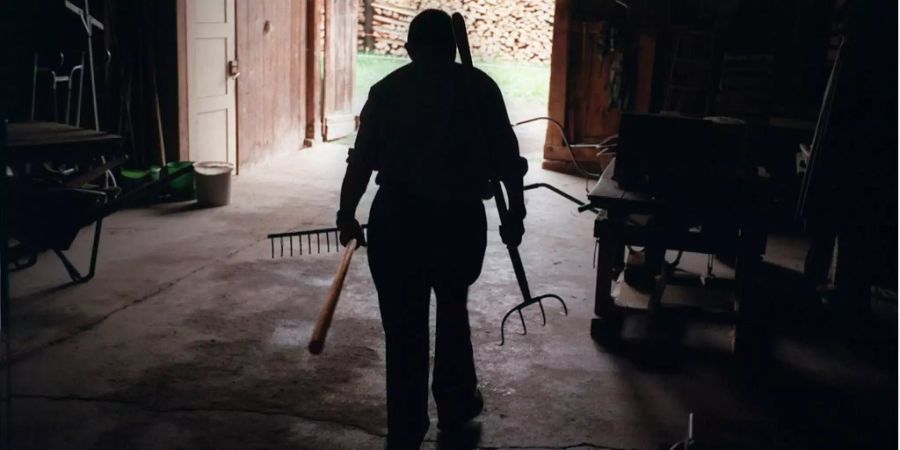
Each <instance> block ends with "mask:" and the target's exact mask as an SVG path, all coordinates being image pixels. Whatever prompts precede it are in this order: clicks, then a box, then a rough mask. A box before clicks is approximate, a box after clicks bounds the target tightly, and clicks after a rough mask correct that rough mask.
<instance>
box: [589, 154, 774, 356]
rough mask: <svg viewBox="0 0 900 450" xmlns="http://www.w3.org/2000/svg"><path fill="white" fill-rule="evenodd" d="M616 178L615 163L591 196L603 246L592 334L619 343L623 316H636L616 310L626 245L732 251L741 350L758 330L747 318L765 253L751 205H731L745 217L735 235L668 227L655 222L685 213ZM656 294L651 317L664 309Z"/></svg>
mask: <svg viewBox="0 0 900 450" xmlns="http://www.w3.org/2000/svg"><path fill="white" fill-rule="evenodd" d="M614 173H615V160H613V161H612V162H611V163H610V164H609V166H608V167H607V168H606V169H605V170H604V171H603V174H602V175H601V177H600V180H599V181H598V182H597V185H596V186H595V187H594V189H593V190H592V191H591V192H590V194H588V199H589V201H590V204H591V205H592V206H593V207H596V208H599V209H601V212H600V214H598V216H597V219H596V221H595V223H594V237H595V238H596V239H597V243H598V259H597V283H596V291H595V299H594V313H595V315H596V316H597V318H596V319H594V321H593V322H592V324H591V332H592V335H594V337H595V338H599V339H611V338H617V336H618V334H619V331H620V327H621V320H622V318H623V315H624V314H626V313H629V312H633V311H634V309H633V308H627V307H624V306H619V305H617V304H616V301H615V300H616V299H615V298H614V295H613V291H614V286H615V284H614V282H617V281H616V280H617V279H618V278H619V274H620V273H621V272H622V270H623V269H624V268H625V248H626V245H637V246H647V247H653V246H655V247H656V248H658V249H661V250H662V251H663V252H664V251H665V250H667V249H668V250H683V251H689V252H698V253H707V254H716V253H719V252H730V253H732V254H734V255H736V265H735V273H736V276H735V280H734V281H735V282H734V292H735V297H736V303H737V302H742V303H743V304H742V305H741V307H740V308H736V311H735V314H734V322H735V331H736V332H735V342H734V348H735V350H736V351H740V347H741V345H742V342H741V340H742V338H744V337H745V336H748V335H749V334H750V333H751V332H752V328H754V327H752V326H750V324H749V322H750V321H752V320H751V318H750V315H749V314H746V313H747V311H749V310H752V308H748V307H747V306H748V304H750V303H753V299H751V298H750V297H751V296H752V295H751V289H750V287H751V286H752V282H753V279H754V274H755V273H756V272H757V267H758V266H759V262H760V261H761V258H762V256H761V255H762V254H763V253H764V252H765V229H764V228H763V227H761V226H760V225H759V224H758V223H756V221H754V220H753V219H752V217H753V213H752V211H751V209H750V208H751V206H750V204H747V205H730V206H731V208H732V209H733V210H738V211H744V212H745V214H740V215H737V216H736V217H734V218H733V219H734V229H733V233H716V234H713V235H710V234H709V233H705V232H698V231H696V230H690V229H688V228H687V227H680V226H677V227H667V226H665V225H660V223H663V224H665V223H672V222H671V221H665V220H663V221H659V222H655V221H654V220H653V219H654V218H658V217H659V216H666V215H668V216H676V217H677V216H678V215H679V214H680V213H681V211H680V210H679V209H677V208H674V207H672V205H671V204H670V203H669V202H666V201H664V200H660V199H658V198H655V197H654V196H652V195H650V194H648V193H647V192H642V191H638V190H629V189H625V188H623V187H622V186H620V185H619V183H618V182H616V181H615V180H613V178H612V176H613V174H614ZM702 207H703V205H702V204H701V205H700V208H699V209H701V210H702ZM694 212H696V210H695V211H694ZM703 212H705V213H707V214H708V215H709V217H716V216H717V215H721V214H724V213H723V212H722V211H720V210H716V209H714V208H713V209H710V210H709V211H701V213H703ZM636 216H640V217H639V218H638V220H635V219H636ZM701 216H702V214H701ZM648 218H649V220H647V219H648ZM692 218H693V217H692ZM701 219H702V217H701ZM729 219H730V218H729ZM654 223H656V225H654ZM675 223H678V221H677V220H676V221H675ZM729 231H732V230H730V229H729ZM663 272H665V271H663ZM662 275H663V279H662V280H661V281H662V283H663V284H664V283H665V282H667V280H666V279H665V276H664V275H665V273H663V274H662ZM654 295H655V293H654ZM654 295H651V302H650V305H649V308H648V309H649V310H650V312H655V311H656V310H658V309H660V308H661V306H662V305H661V304H660V302H659V300H660V298H659V297H661V292H660V293H659V296H657V298H655V299H654ZM644 311H647V310H644Z"/></svg>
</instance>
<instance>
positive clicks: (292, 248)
mask: <svg viewBox="0 0 900 450" xmlns="http://www.w3.org/2000/svg"><path fill="white" fill-rule="evenodd" d="M288 242H289V243H290V244H291V257H293V256H294V237H293V236H288Z"/></svg>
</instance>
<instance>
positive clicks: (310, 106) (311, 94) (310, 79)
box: [304, 0, 323, 147]
mask: <svg viewBox="0 0 900 450" xmlns="http://www.w3.org/2000/svg"><path fill="white" fill-rule="evenodd" d="M322 1H323V0H309V1H308V2H307V4H306V5H307V10H306V141H305V143H304V145H305V146H307V147H308V146H310V145H312V143H313V142H315V141H317V140H319V139H321V137H322V134H321V129H322V127H321V123H320V116H319V108H320V106H321V104H322V99H321V92H322V89H321V84H322V81H321V77H320V76H319V55H320V54H321V53H322V49H321V45H320V42H321V36H320V35H319V28H320V27H321V24H322V10H323V9H322V8H323V3H322Z"/></svg>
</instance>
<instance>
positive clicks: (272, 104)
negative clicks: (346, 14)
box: [235, 0, 306, 166]
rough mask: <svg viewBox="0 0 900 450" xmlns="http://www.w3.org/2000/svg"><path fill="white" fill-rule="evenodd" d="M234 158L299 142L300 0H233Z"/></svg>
mask: <svg viewBox="0 0 900 450" xmlns="http://www.w3.org/2000/svg"><path fill="white" fill-rule="evenodd" d="M235 15H236V22H237V59H238V64H239V67H240V72H241V75H240V76H239V77H238V80H237V107H238V161H239V164H241V165H242V166H245V165H246V164H251V163H253V162H256V161H259V160H261V159H263V158H264V157H266V156H268V155H271V154H273V153H275V152H279V151H283V150H299V149H300V148H302V146H303V139H304V137H305V121H306V111H305V109H306V101H305V99H306V96H305V92H306V89H305V86H306V71H305V70H304V67H305V63H306V55H305V42H306V2H305V1H304V0H265V1H257V0H236V4H235Z"/></svg>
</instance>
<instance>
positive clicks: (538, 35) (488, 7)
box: [359, 0, 554, 62]
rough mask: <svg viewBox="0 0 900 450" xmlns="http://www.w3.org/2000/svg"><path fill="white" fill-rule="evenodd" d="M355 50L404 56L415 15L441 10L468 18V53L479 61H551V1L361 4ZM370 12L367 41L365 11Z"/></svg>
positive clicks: (363, 0) (374, 0)
mask: <svg viewBox="0 0 900 450" xmlns="http://www.w3.org/2000/svg"><path fill="white" fill-rule="evenodd" d="M359 2H360V7H359V49H360V51H367V52H371V53H376V54H381V55H392V56H405V55H406V51H405V50H404V49H403V44H404V43H405V42H406V33H407V31H408V29H409V22H410V21H411V20H412V18H413V17H415V15H416V13H417V12H419V11H421V10H424V9H428V8H439V9H443V10H444V11H447V12H461V13H462V14H463V16H465V18H466V24H467V25H468V30H469V41H470V45H471V47H472V54H473V56H474V57H475V58H476V59H480V60H488V61H492V60H507V61H509V60H512V61H528V62H549V61H550V52H551V38H552V35H553V3H554V2H553V0H474V1H473V0H359ZM367 8H371V11H370V14H371V17H372V19H371V32H370V34H371V39H369V40H367V39H366V37H367V34H369V33H367V26H366V9H367Z"/></svg>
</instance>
